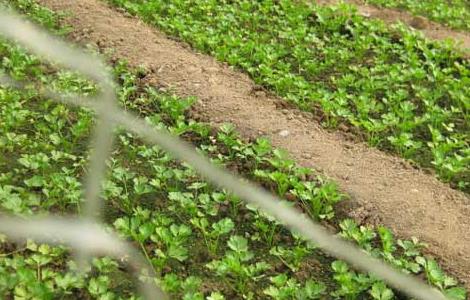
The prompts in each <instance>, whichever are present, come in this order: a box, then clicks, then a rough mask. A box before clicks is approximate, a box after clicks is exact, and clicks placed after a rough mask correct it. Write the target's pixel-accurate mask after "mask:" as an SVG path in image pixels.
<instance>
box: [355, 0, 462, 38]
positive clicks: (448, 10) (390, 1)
mask: <svg viewBox="0 0 470 300" xmlns="http://www.w3.org/2000/svg"><path fill="white" fill-rule="evenodd" d="M363 1H364V3H368V4H373V5H377V6H381V7H387V8H398V9H404V10H408V11H410V12H411V13H413V14H415V15H420V16H424V17H427V18H429V19H430V20H433V21H436V22H439V23H442V24H445V25H447V26H449V27H451V28H454V29H461V30H465V31H470V2H468V1H467V0H447V1H442V0H363Z"/></svg>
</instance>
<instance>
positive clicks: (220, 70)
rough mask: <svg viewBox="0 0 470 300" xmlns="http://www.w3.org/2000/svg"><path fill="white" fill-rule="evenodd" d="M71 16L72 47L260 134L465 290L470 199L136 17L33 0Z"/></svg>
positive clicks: (355, 213) (216, 119) (214, 118)
mask: <svg viewBox="0 0 470 300" xmlns="http://www.w3.org/2000/svg"><path fill="white" fill-rule="evenodd" d="M39 2H40V3H42V4H44V5H46V6H49V7H50V8H52V9H55V10H67V11H70V12H72V16H71V17H69V18H68V20H67V22H68V23H70V24H71V25H72V26H73V28H74V32H73V33H72V38H73V39H75V40H76V41H82V42H91V43H94V44H97V45H98V46H99V47H100V48H101V49H103V50H105V49H108V50H111V49H113V54H112V55H114V56H115V57H116V58H121V59H126V60H127V61H129V62H130V63H131V65H133V66H137V65H143V66H145V67H147V68H148V69H149V70H152V71H151V72H150V74H149V75H147V78H148V79H149V82H151V83H153V84H154V85H157V86H160V87H161V86H163V87H166V88H168V89H172V90H173V91H175V93H176V94H178V95H181V96H186V95H193V96H197V97H198V98H199V99H200V100H199V103H198V104H197V108H196V111H195V112H194V113H195V114H196V115H198V116H200V117H201V118H203V119H205V120H208V121H210V122H211V123H212V124H214V125H217V124H221V123H223V122H232V123H233V124H235V125H236V126H237V127H238V130H239V131H240V132H241V133H242V135H243V136H245V137H251V136H259V135H265V136H267V137H269V138H270V139H271V140H272V141H273V144H274V146H276V147H280V148H284V149H287V150H288V151H289V152H290V154H291V155H292V156H293V157H294V158H295V159H296V160H297V161H298V162H299V163H300V164H302V165H304V166H308V167H314V168H316V169H318V170H321V171H322V172H324V174H326V175H327V176H329V177H331V178H332V179H334V180H336V181H337V182H338V184H339V186H340V187H341V189H342V190H343V191H344V192H346V193H348V194H349V195H350V196H351V201H347V203H348V204H347V205H344V207H343V210H344V212H345V213H346V214H347V215H349V216H352V217H354V218H356V219H357V220H359V221H361V222H365V223H369V224H379V223H380V224H384V225H386V226H388V227H390V228H391V229H392V230H393V231H394V232H395V233H396V234H397V235H398V236H399V237H403V238H409V237H412V236H416V237H418V238H419V239H420V240H422V241H425V242H427V243H428V244H429V248H428V251H429V253H430V254H433V255H435V256H436V257H438V258H439V261H440V262H441V263H442V264H443V265H444V267H445V268H446V269H447V270H448V271H450V272H451V273H452V274H454V275H455V276H457V277H458V278H459V279H460V280H462V281H463V282H465V284H466V286H467V287H468V288H470V251H468V250H469V249H470V218H469V216H470V199H469V198H468V197H467V196H466V195H465V194H464V193H461V192H459V191H456V190H453V189H451V188H450V187H449V186H447V185H445V184H443V183H441V182H439V181H438V180H436V179H435V178H434V177H433V176H432V175H429V174H425V173H423V172H422V171H420V170H416V169H413V168H412V167H410V166H409V165H408V164H407V163H406V162H404V161H403V160H401V159H399V158H396V157H393V156H391V155H387V154H384V153H382V152H380V151H378V150H376V149H370V148H369V147H367V145H364V144H361V143H354V142H350V141H347V140H346V139H345V138H344V135H342V134H340V133H330V132H327V131H325V130H324V129H322V128H321V126H320V125H319V124H318V123H317V122H316V121H315V120H313V118H312V117H310V116H308V114H305V113H301V112H299V111H297V110H295V109H288V108H282V109H281V108H279V107H278V106H279V105H280V103H284V102H283V101H282V100H279V99H278V98H276V97H273V96H270V95H267V94H266V93H265V92H263V91H259V90H258V89H257V88H256V86H255V85H254V83H253V82H252V81H251V80H250V79H249V78H248V77H247V76H246V75H244V74H241V73H239V72H236V71H234V70H233V69H231V68H229V67H227V66H225V65H222V64H220V63H218V62H216V61H215V60H214V59H213V58H211V57H209V56H206V55H202V54H198V53H195V52H193V51H192V50H191V49H189V47H187V46H185V45H184V44H180V43H177V42H175V41H172V40H170V39H169V38H167V37H166V36H165V35H163V34H161V33H160V32H158V31H157V30H155V29H153V28H151V27H149V26H147V25H145V24H143V23H142V22H141V21H139V20H138V19H136V18H133V17H129V16H128V15H127V16H126V15H125V14H122V13H120V12H118V11H116V10H114V9H112V8H110V7H108V6H107V5H106V4H105V3H103V2H101V1H97V0H81V1H75V0H40V1H39Z"/></svg>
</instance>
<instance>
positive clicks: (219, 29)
mask: <svg viewBox="0 0 470 300" xmlns="http://www.w3.org/2000/svg"><path fill="white" fill-rule="evenodd" d="M110 2H111V3H113V4H116V5H119V6H120V7H123V8H125V9H126V10H127V11H129V12H131V13H133V14H136V15H137V16H139V17H141V18H143V19H144V20H145V21H147V22H149V23H151V24H152V25H155V26H157V27H159V28H161V29H162V30H164V31H165V32H167V33H169V34H171V35H174V36H177V37H179V38H181V39H183V40H184V41H186V42H188V43H189V44H191V45H192V46H193V47H194V48H196V49H198V50H202V51H204V52H206V53H209V54H211V55H213V56H215V57H216V58H217V59H218V60H220V61H225V62H228V63H229V64H230V65H233V66H236V67H238V68H240V69H242V70H244V71H245V72H247V73H248V74H249V75H250V76H251V77H252V78H253V80H255V82H256V83H259V84H260V85H263V86H265V87H266V88H267V89H269V90H271V91H273V92H275V93H276V94H278V95H280V96H282V97H283V98H285V99H286V100H289V101H291V102H292V103H294V104H296V105H297V106H298V107H300V108H301V109H304V110H307V111H312V112H316V113H319V114H321V116H322V118H323V124H324V125H325V126H327V127H336V126H338V124H340V123H344V122H345V123H347V124H348V125H350V126H352V128H353V129H354V130H356V131H357V134H358V135H360V136H362V137H363V138H364V139H365V140H367V142H368V143H369V144H370V145H372V146H376V147H378V148H380V149H384V150H388V151H392V152H394V153H397V154H398V155H400V156H401V157H404V158H406V159H411V160H413V161H415V162H417V163H418V164H420V165H421V166H423V167H426V168H433V169H435V170H436V172H437V174H438V176H439V178H440V179H441V180H443V181H445V182H451V183H453V184H454V186H455V187H457V188H460V189H462V190H467V189H468V187H467V186H468V183H469V181H470V179H469V176H470V169H469V159H470V158H469V153H468V149H469V147H468V146H469V145H468V140H469V137H468V132H470V128H469V127H468V124H470V123H469V120H468V115H469V114H468V103H469V101H470V100H469V99H470V90H469V86H470V84H468V82H469V66H470V65H469V61H468V59H465V58H463V57H461V56H459V55H458V54H456V53H455V52H453V51H452V49H451V47H446V46H445V45H442V44H437V43H429V42H428V41H426V40H424V39H422V38H421V37H419V36H418V35H417V34H416V33H413V32H411V31H409V30H407V29H405V28H403V27H400V26H395V27H394V28H393V29H389V28H387V27H386V26H385V25H384V24H383V22H380V21H378V20H367V19H366V18H363V17H361V16H359V15H357V14H356V13H355V11H354V8H353V7H352V6H347V5H340V6H334V7H320V6H315V5H311V4H303V2H298V1H281V2H279V3H277V2H276V3H274V2H273V1H260V2H252V1H238V2H230V3H225V2H224V4H223V5H220V3H218V2H217V1H215V2H210V3H207V2H205V1H201V2H195V3H189V2H187V1H159V0H154V1H147V2H135V1H126V0H113V1H110Z"/></svg>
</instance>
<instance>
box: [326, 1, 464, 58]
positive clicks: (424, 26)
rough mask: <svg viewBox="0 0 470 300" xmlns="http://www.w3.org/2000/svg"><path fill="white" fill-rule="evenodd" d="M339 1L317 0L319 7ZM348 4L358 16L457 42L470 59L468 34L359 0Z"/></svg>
mask: <svg viewBox="0 0 470 300" xmlns="http://www.w3.org/2000/svg"><path fill="white" fill-rule="evenodd" d="M338 2H340V1H338V0H317V3H319V4H321V5H333V4H336V3H338ZM346 2H348V3H352V4H354V5H356V7H357V10H358V12H359V14H361V15H362V16H365V17H368V18H376V19H381V20H383V21H384V22H385V23H387V24H393V23H398V22H401V23H404V24H407V25H408V26H410V27H412V28H414V29H415V30H418V31H421V32H422V33H423V34H424V36H426V37H427V38H429V39H431V40H438V41H439V40H447V39H450V40H454V41H455V42H457V46H458V49H460V50H462V52H463V54H464V55H465V56H466V57H470V33H468V32H463V31H456V30H452V29H450V28H448V27H446V26H445V25H442V24H439V23H436V22H433V21H430V20H428V19H427V18H425V17H421V16H414V15H412V14H411V13H409V12H406V11H403V10H398V9H390V8H381V7H380V8H379V7H376V6H373V5H366V4H364V2H363V1H361V0H346Z"/></svg>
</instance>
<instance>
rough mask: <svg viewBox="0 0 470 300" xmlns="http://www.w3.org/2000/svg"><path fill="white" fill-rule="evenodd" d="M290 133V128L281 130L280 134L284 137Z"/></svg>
mask: <svg viewBox="0 0 470 300" xmlns="http://www.w3.org/2000/svg"><path fill="white" fill-rule="evenodd" d="M289 134H290V132H289V130H281V131H280V132H279V135H280V136H282V137H286V136H288V135H289Z"/></svg>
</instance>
